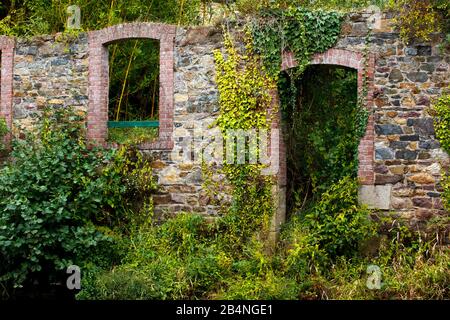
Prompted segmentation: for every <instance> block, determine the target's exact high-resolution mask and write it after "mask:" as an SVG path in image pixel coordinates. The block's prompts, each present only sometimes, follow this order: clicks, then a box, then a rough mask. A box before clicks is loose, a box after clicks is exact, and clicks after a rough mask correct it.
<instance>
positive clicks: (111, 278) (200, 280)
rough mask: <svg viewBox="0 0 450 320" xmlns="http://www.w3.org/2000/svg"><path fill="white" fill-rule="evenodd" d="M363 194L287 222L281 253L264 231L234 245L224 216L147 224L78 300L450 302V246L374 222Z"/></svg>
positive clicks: (93, 276) (344, 195)
mask: <svg viewBox="0 0 450 320" xmlns="http://www.w3.org/2000/svg"><path fill="white" fill-rule="evenodd" d="M356 195H357V188H356V183H355V182H353V181H352V180H350V179H344V180H342V181H341V182H339V183H338V184H336V185H335V186H333V187H332V188H331V189H330V191H329V192H327V193H326V195H325V196H324V198H323V199H322V200H321V201H320V202H319V203H318V204H317V206H316V207H314V208H312V209H311V210H310V211H308V212H305V215H304V216H303V217H297V218H294V219H293V220H292V221H291V222H289V223H288V224H287V225H286V226H285V227H284V231H283V233H282V240H281V242H280V243H279V246H278V248H277V250H276V253H275V254H268V253H267V252H266V250H264V245H263V243H262V242H261V241H260V240H259V239H258V238H257V237H256V236H253V237H249V238H247V239H242V241H241V243H239V244H235V245H232V246H230V234H229V233H228V232H227V228H226V226H227V222H225V221H223V220H218V221H216V222H214V223H211V222H207V221H206V220H205V219H204V218H202V217H201V216H198V215H192V214H181V215H179V216H177V217H176V218H174V219H171V220H168V221H167V222H165V223H163V224H161V225H156V224H150V225H148V226H139V227H137V228H136V229H135V231H134V232H133V233H132V235H131V237H130V244H129V247H128V251H127V254H126V256H125V258H124V259H123V260H122V264H120V265H118V266H116V267H114V268H112V269H110V270H103V271H101V270H97V272H95V273H88V274H85V275H84V277H83V283H82V288H83V289H82V291H81V293H79V295H78V299H443V298H449V297H450V292H449V288H450V287H449V284H450V252H449V250H448V249H447V248H439V247H436V246H435V243H434V242H433V241H430V240H426V239H424V238H422V237H421V235H420V234H419V233H414V232H412V231H409V230H408V229H407V228H406V227H404V226H402V225H401V224H399V223H398V222H397V221H394V220H390V219H387V220H384V221H382V222H379V223H375V222H373V221H372V222H371V221H370V220H369V215H368V211H367V210H365V209H363V208H360V207H358V205H357V200H356ZM242 228H245V227H244V226H242ZM382 228H384V235H383V236H377V235H376V232H375V231H379V230H381V229H382ZM231 243H232V242H231ZM369 265H377V266H379V267H380V269H381V272H382V275H381V276H382V279H381V280H382V282H381V288H380V289H379V290H369V289H368V287H367V280H368V277H369V275H370V274H367V267H368V266H369Z"/></svg>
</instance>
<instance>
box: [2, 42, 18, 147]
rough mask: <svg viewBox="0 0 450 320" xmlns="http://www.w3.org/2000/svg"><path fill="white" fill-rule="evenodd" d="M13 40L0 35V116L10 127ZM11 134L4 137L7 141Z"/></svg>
mask: <svg viewBox="0 0 450 320" xmlns="http://www.w3.org/2000/svg"><path fill="white" fill-rule="evenodd" d="M14 47H15V41H14V39H13V38H11V37H7V36H0V54H1V55H0V59H1V60H0V66H1V73H0V118H3V119H5V121H6V125H7V126H8V128H9V129H10V130H11V128H12V118H13V112H12V101H13V94H12V92H13V63H14ZM10 137H11V135H10V134H8V135H7V137H6V139H5V140H6V141H5V142H6V143H8V142H9V140H10Z"/></svg>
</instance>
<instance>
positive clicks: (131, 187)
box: [0, 110, 155, 289]
mask: <svg viewBox="0 0 450 320" xmlns="http://www.w3.org/2000/svg"><path fill="white" fill-rule="evenodd" d="M83 120H84V115H82V114H77V113H74V112H73V111H71V110H56V111H50V110H47V111H46V112H45V113H44V116H43V118H42V119H41V121H40V122H39V125H38V126H37V128H36V130H33V131H32V132H31V131H30V132H27V134H26V138H25V139H23V140H20V139H16V140H14V142H13V151H12V154H11V158H12V159H13V160H12V161H11V162H10V163H8V164H7V165H6V167H4V168H3V169H1V170H0V260H1V261H2V264H1V265H0V283H2V284H3V286H5V287H7V288H10V289H11V288H12V287H21V286H23V285H25V286H26V285H30V284H31V283H32V282H34V281H35V280H37V279H39V280H37V281H38V282H42V283H45V284H48V283H50V282H54V281H58V275H59V273H60V272H62V271H63V270H65V268H67V267H68V266H69V265H72V264H76V265H79V266H83V264H86V265H94V266H96V267H106V266H111V264H113V263H115V261H118V259H119V253H118V250H116V246H115V245H116V244H117V242H118V241H119V240H120V235H119V234H117V233H115V232H113V231H112V230H111V228H113V227H116V226H120V223H122V224H125V223H126V219H125V218H124V217H122V216H121V212H124V210H121V209H126V208H127V206H130V205H131V204H132V202H133V200H131V199H133V198H132V196H136V197H138V199H139V196H142V195H143V194H144V193H145V192H148V191H149V190H150V189H152V188H153V187H154V186H155V184H154V182H153V183H152V174H151V169H150V167H149V166H145V165H144V164H143V161H142V159H141V160H139V159H140V158H139V157H138V156H136V155H135V153H134V152H133V150H131V151H130V150H129V149H126V148H122V149H119V150H104V149H100V148H91V147H89V146H87V144H86V141H85V138H84V126H83V124H82V123H83ZM126 197H128V198H127V199H129V200H128V201H124V199H125V198H126ZM134 201H136V199H134Z"/></svg>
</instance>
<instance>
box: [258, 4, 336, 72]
mask: <svg viewBox="0 0 450 320" xmlns="http://www.w3.org/2000/svg"><path fill="white" fill-rule="evenodd" d="M342 17H343V15H342V14H340V13H338V12H335V11H323V10H317V11H312V10H309V9H305V8H301V7H295V8H289V9H286V10H284V9H281V10H280V9H273V10H269V11H267V12H263V13H262V16H261V19H259V20H256V21H255V22H254V23H253V25H252V33H253V38H254V42H255V49H256V51H257V52H258V53H260V54H261V55H262V57H263V59H264V63H265V65H266V68H267V70H268V71H269V73H270V74H271V75H272V76H277V75H278V74H279V72H280V68H281V53H282V52H284V51H291V52H293V53H294V55H295V58H296V59H297V62H298V71H297V74H298V75H299V74H301V73H302V72H303V71H304V70H305V68H306V66H308V65H309V63H310V61H311V57H312V55H313V54H314V53H318V52H324V51H326V50H327V49H329V48H331V47H332V46H333V45H334V44H335V43H336V41H337V39H338V37H339V34H340V31H341V23H342Z"/></svg>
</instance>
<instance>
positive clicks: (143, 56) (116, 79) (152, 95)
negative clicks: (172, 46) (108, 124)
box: [108, 39, 159, 121]
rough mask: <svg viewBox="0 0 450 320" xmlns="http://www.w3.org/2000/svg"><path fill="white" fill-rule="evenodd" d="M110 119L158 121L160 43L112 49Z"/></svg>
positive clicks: (127, 43) (116, 45)
mask: <svg viewBox="0 0 450 320" xmlns="http://www.w3.org/2000/svg"><path fill="white" fill-rule="evenodd" d="M108 49H109V67H110V73H109V74H110V85H109V108H108V110H109V119H110V120H115V121H131V120H150V119H155V118H156V119H157V118H158V103H159V41H156V40H151V39H140V40H129V41H123V42H119V43H114V44H111V45H110V46H109V47H108Z"/></svg>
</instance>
